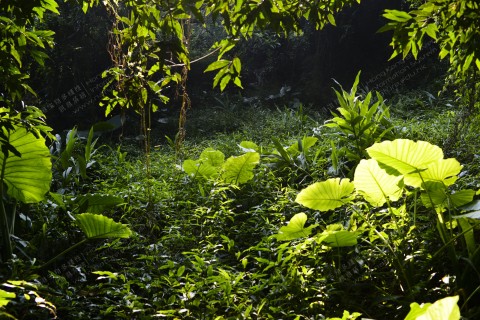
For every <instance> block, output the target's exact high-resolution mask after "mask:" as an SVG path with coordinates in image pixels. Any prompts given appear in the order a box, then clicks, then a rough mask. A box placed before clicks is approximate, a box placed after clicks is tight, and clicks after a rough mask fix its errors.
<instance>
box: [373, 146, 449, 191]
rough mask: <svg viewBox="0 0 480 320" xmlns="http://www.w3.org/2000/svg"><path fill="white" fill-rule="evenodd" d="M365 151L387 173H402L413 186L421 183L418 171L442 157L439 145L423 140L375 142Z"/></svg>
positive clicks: (406, 182)
mask: <svg viewBox="0 0 480 320" xmlns="http://www.w3.org/2000/svg"><path fill="white" fill-rule="evenodd" d="M367 152H368V154H369V155H370V157H372V158H373V159H375V160H377V162H378V163H379V164H380V167H381V168H384V169H385V170H386V171H387V173H388V174H391V175H399V174H402V175H403V176H404V178H405V179H404V181H405V184H406V185H409V186H413V187H420V186H421V185H422V182H423V181H422V178H421V177H420V176H419V173H420V172H423V171H425V170H427V169H428V167H429V165H430V164H432V163H433V162H437V161H439V160H441V159H443V151H442V149H440V147H438V146H435V145H433V144H430V143H428V142H425V141H417V142H415V141H412V140H407V139H397V140H394V141H384V142H381V143H375V144H374V145H373V146H371V147H370V148H367Z"/></svg>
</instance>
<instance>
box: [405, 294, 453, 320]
mask: <svg viewBox="0 0 480 320" xmlns="http://www.w3.org/2000/svg"><path fill="white" fill-rule="evenodd" d="M458 299H459V297H458V296H453V297H446V298H443V299H440V300H437V301H435V302H434V303H433V304H431V303H425V304H422V305H419V304H418V303H416V302H414V303H412V304H410V312H409V313H408V314H407V316H406V317H405V320H416V319H421V320H436V319H445V320H459V319H460V308H459V307H458V305H457V302H458Z"/></svg>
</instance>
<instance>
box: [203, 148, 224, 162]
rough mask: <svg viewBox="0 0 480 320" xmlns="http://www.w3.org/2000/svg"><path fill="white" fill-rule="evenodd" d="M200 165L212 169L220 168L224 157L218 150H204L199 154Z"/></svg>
mask: <svg viewBox="0 0 480 320" xmlns="http://www.w3.org/2000/svg"><path fill="white" fill-rule="evenodd" d="M198 160H199V161H200V162H201V163H202V164H205V163H206V164H209V165H211V166H212V167H221V166H222V165H223V163H224V162H225V155H224V154H223V153H222V152H221V151H218V150H215V149H213V148H206V149H205V150H203V151H202V153H201V154H200V158H199V159H198Z"/></svg>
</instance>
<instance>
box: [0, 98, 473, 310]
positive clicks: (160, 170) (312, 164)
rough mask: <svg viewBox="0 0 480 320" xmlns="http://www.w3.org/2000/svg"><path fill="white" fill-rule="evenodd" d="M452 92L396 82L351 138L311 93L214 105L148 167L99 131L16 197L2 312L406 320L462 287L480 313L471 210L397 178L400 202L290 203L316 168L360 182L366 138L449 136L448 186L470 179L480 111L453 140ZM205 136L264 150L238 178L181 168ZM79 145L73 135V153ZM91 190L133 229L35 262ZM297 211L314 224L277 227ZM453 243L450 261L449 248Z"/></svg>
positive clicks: (63, 235)
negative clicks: (22, 201) (106, 142)
mask: <svg viewBox="0 0 480 320" xmlns="http://www.w3.org/2000/svg"><path fill="white" fill-rule="evenodd" d="M343 93H344V94H346V96H344V98H346V99H347V100H348V97H349V96H348V94H349V93H348V92H343ZM353 95H355V93H353ZM374 100H375V98H373V100H372V101H374ZM375 101H380V100H375ZM449 103H450V102H449V101H448V100H446V99H445V100H439V99H434V98H432V96H431V95H430V94H428V93H424V92H412V93H410V94H409V95H404V96H400V97H398V98H396V99H395V100H393V102H392V104H393V105H392V106H391V109H390V113H391V114H392V115H391V116H390V115H389V114H382V115H381V117H380V118H378V119H376V120H375V121H374V123H373V124H369V125H368V128H367V129H365V131H364V132H363V135H361V137H367V136H368V135H369V134H370V138H372V139H371V140H359V141H358V143H354V140H355V139H354V137H352V135H351V134H349V133H348V132H347V134H345V132H346V131H345V128H340V129H339V127H338V126H337V127H336V129H335V125H330V127H327V126H325V125H324V123H325V120H328V119H330V118H331V116H327V115H321V114H315V113H309V110H308V108H307V107H304V108H299V107H298V106H297V107H295V108H289V107H285V108H281V109H262V108H260V107H259V106H257V107H253V106H249V107H240V106H238V105H237V106H235V107H233V106H232V107H231V108H229V109H228V110H219V112H216V113H211V112H209V113H208V115H209V117H208V119H204V118H202V116H201V115H202V113H201V112H199V113H198V114H199V115H200V116H198V117H193V116H192V117H191V118H189V123H191V124H192V127H190V128H189V133H192V134H190V135H189V136H188V139H187V140H186V141H185V144H184V146H183V149H182V153H180V154H178V153H175V150H174V148H172V146H169V145H168V144H162V145H160V146H158V147H157V148H155V149H154V151H153V152H152V153H151V154H150V159H149V162H150V168H149V171H150V173H149V175H147V174H146V171H145V169H146V168H145V159H144V156H143V155H141V154H140V155H139V153H138V148H140V147H139V146H138V145H135V144H130V145H128V144H123V145H120V146H116V145H115V146H112V147H107V146H100V142H98V143H97V145H96V146H95V148H96V149H95V150H96V152H93V151H92V152H93V153H92V157H91V159H92V162H91V165H89V166H88V168H86V169H87V173H86V175H83V176H82V172H81V171H78V170H77V171H75V168H74V169H73V170H71V171H69V172H68V173H66V171H65V170H64V168H62V167H61V163H60V162H57V163H56V164H54V170H56V171H55V172H56V175H55V174H54V183H53V185H52V192H54V193H55V194H53V193H52V195H51V196H50V198H49V200H48V201H46V202H43V203H40V204H38V205H35V206H28V207H27V206H24V207H21V208H19V209H18V210H19V212H20V216H21V217H22V219H20V221H18V222H17V225H18V226H17V235H18V237H19V238H18V239H17V241H16V244H17V247H18V251H17V252H16V259H13V261H12V263H10V264H9V265H8V266H4V267H2V269H3V270H5V271H6V270H8V272H9V274H10V277H9V278H8V279H7V278H3V279H1V280H2V282H5V281H6V280H9V279H10V280H24V281H27V282H11V283H10V284H9V285H8V286H3V287H2V289H3V290H6V291H5V292H7V291H8V292H14V293H16V294H17V296H16V297H15V298H13V299H11V300H8V301H9V303H8V305H6V307H5V308H6V309H5V312H7V313H8V314H10V315H11V316H12V317H15V318H18V319H49V318H53V317H54V316H55V315H56V316H57V317H58V318H59V319H151V318H167V319H324V318H326V317H340V318H341V319H355V318H356V317H358V316H359V314H356V313H355V312H358V313H360V314H362V317H365V318H373V319H403V318H404V317H405V316H406V315H407V313H408V312H409V311H410V304H411V303H413V302H418V303H421V302H434V301H436V300H438V299H441V298H444V297H448V296H456V295H458V296H460V302H459V306H460V307H461V312H462V315H463V316H464V317H466V318H470V319H474V318H475V317H478V316H479V314H480V310H479V308H478V305H476V304H475V301H478V300H476V299H478V298H479V294H478V288H479V285H480V273H479V272H478V270H477V267H476V266H478V265H475V261H476V260H475V259H478V232H475V233H474V232H473V231H472V230H476V229H477V228H478V223H476V220H468V223H470V224H471V226H472V227H471V228H470V229H469V230H464V229H463V231H462V229H461V228H463V226H460V225H459V223H457V222H456V220H452V219H451V218H448V219H447V221H445V223H444V224H443V225H441V226H440V225H439V223H438V221H437V219H436V215H435V210H433V213H432V208H429V207H428V205H425V204H424V203H422V201H421V193H422V192H423V191H422V190H421V189H419V188H417V189H415V188H413V187H405V191H404V193H403V194H402V196H400V197H399V200H396V201H393V200H392V201H391V202H389V200H388V199H387V200H386V201H387V203H388V206H387V205H379V206H371V205H369V204H368V203H367V201H365V200H364V199H363V198H361V197H360V196H359V195H357V196H356V199H355V202H352V205H351V206H350V204H349V206H347V207H346V206H341V207H336V208H333V209H332V210H320V209H318V210H316V209H309V208H307V207H305V206H302V205H301V204H300V203H299V201H296V200H298V199H297V195H298V194H299V192H300V190H303V189H305V188H307V187H308V186H309V185H312V184H313V183H315V182H319V181H326V180H328V179H330V178H334V177H338V178H345V179H346V178H350V179H351V180H353V178H354V171H355V167H356V165H357V164H358V163H359V162H360V160H361V159H364V158H366V157H368V155H367V154H366V151H365V150H366V149H367V148H368V147H370V146H371V144H373V143H375V142H379V141H381V140H386V138H388V140H394V139H410V140H415V141H417V140H423V141H427V142H430V143H431V144H433V145H438V146H440V147H444V148H443V151H444V153H445V155H448V157H455V158H457V159H458V160H459V161H460V162H461V163H462V165H463V166H464V167H463V169H462V172H461V173H460V174H459V175H458V176H459V178H458V181H457V182H456V183H455V185H453V186H452V188H453V190H454V191H453V192H452V195H454V194H455V190H457V191H458V192H460V190H466V189H472V190H474V191H475V192H476V190H478V189H479V185H478V184H479V182H478V181H479V174H480V160H479V157H478V155H477V154H476V152H477V150H478V132H479V131H478V128H479V126H480V123H479V122H478V119H473V120H472V122H471V125H470V127H469V128H468V131H465V132H464V133H463V135H462V137H461V138H460V137H458V138H459V139H458V141H457V143H456V144H453V143H451V140H449V138H450V132H449V130H450V128H451V123H452V122H453V121H455V110H454V109H452V108H451V107H450V106H449ZM387 104H388V103H387ZM366 105H369V104H368V103H366ZM379 105H380V106H381V105H382V104H379ZM369 106H370V105H369ZM379 110H380V111H381V110H383V109H381V107H379ZM384 110H386V109H384ZM380 111H379V112H380ZM194 115H195V114H194ZM343 115H344V114H343ZM327 123H330V124H332V123H333V122H327ZM372 126H375V128H376V130H377V131H375V132H372V131H371V129H372ZM369 130H370V131H369ZM387 131H388V132H387ZM362 139H363V138H362ZM242 141H249V142H243V143H242ZM362 143H363V144H364V145H362ZM283 147H285V148H283ZM207 148H212V149H214V150H216V151H220V152H221V153H223V154H224V156H225V159H227V158H229V157H232V156H233V157H236V156H240V155H243V154H248V153H257V154H259V155H260V161H259V163H254V164H253V165H252V170H251V172H252V173H253V175H252V176H251V177H249V178H248V179H247V180H246V181H245V182H244V183H234V182H232V181H229V180H228V179H226V178H225V177H224V176H222V175H215V173H213V174H212V175H210V176H207V175H204V174H200V172H197V173H198V174H197V175H195V174H194V175H195V177H193V176H192V175H189V174H187V172H185V171H187V170H184V167H183V165H184V163H185V160H187V159H193V160H194V161H197V160H195V159H199V157H200V158H201V155H202V152H203V151H204V150H205V149H207ZM349 148H353V149H351V150H349ZM84 149H85V141H84V140H78V143H77V144H76V146H75V150H73V151H72V154H71V157H72V158H73V159H76V158H75V157H77V155H78V154H82V155H83V154H84V152H85V150H84ZM212 152H213V151H212ZM356 152H357V153H356ZM358 152H361V153H362V154H358ZM364 152H365V154H363V153H364ZM353 153H355V154H354V155H355V156H356V157H355V156H352V154H353ZM216 154H217V155H218V153H216ZM445 158H447V156H446V157H445ZM232 159H238V158H232ZM198 161H200V160H198ZM227 161H228V160H227ZM198 163H200V165H199V166H201V165H202V164H201V162H198ZM253 167H254V168H253ZM222 168H224V170H226V169H225V168H226V167H222ZM345 179H344V180H345ZM237 182H238V181H237ZM86 194H96V195H102V196H104V197H107V196H111V197H112V199H113V198H115V199H117V200H118V199H120V200H119V201H117V202H116V203H114V204H115V206H113V207H112V208H111V209H105V210H103V211H102V213H104V214H105V215H107V216H108V217H111V218H114V220H115V221H121V222H122V223H125V224H127V225H128V226H129V228H130V229H131V230H132V231H133V235H132V236H131V237H130V238H128V239H116V240H109V241H104V240H95V241H90V242H86V243H84V244H83V245H82V246H79V247H77V248H76V249H75V250H73V251H70V252H67V253H65V254H64V255H63V256H61V257H59V258H58V259H56V260H55V261H53V262H52V263H51V264H50V265H47V266H42V265H44V263H46V262H47V261H48V260H50V258H53V257H55V256H56V255H57V254H58V253H60V252H61V251H62V250H64V249H66V248H68V247H69V246H71V245H72V244H74V243H76V242H78V240H79V239H81V238H82V234H81V231H80V230H78V228H77V227H75V226H74V224H73V222H72V212H76V210H77V207H79V206H81V205H82V204H81V203H79V201H77V200H78V198H81V196H82V195H86ZM472 197H473V195H472ZM387 198H388V197H387ZM342 201H343V200H342ZM349 201H353V200H352V199H350V200H349ZM347 202H348V201H345V203H347ZM448 210H452V211H451V212H450V211H448V212H445V214H446V215H448V216H450V214H451V215H455V214H457V215H458V214H459V213H460V210H459V209H458V208H457V207H456V206H452V207H448ZM440 211H441V210H440ZM302 213H304V214H305V215H306V216H308V222H307V225H308V226H313V228H309V227H304V224H305V221H303V223H300V226H299V227H298V230H299V232H300V235H298V234H297V235H296V236H293V237H290V238H289V237H287V238H282V237H277V236H276V235H278V234H279V229H280V228H281V227H282V226H286V225H287V223H288V222H289V221H290V222H291V219H292V217H295V216H296V217H300V216H301V214H302ZM289 225H290V224H289ZM440 227H441V228H443V229H441V230H443V231H446V232H447V233H448V234H449V238H448V239H450V240H448V241H447V242H445V239H444V238H443V236H444V235H442V233H440V232H439V228H440ZM472 228H473V229H472ZM284 230H286V229H284ZM341 230H346V231H348V232H352V234H354V235H355V241H354V242H353V243H349V244H345V245H332V244H330V243H327V242H324V243H322V241H319V238H318V237H317V236H314V234H317V235H318V234H326V233H325V232H327V233H328V232H330V234H335V232H338V231H341ZM313 231H314V232H315V233H313V234H311V232H313ZM303 232H304V233H303ZM287 234H288V233H287ZM465 235H468V236H469V238H468V237H464V236H465ZM469 245H471V246H476V247H468V246H469ZM465 246H467V247H468V248H467V249H468V250H467V249H465ZM450 249H452V250H454V252H455V253H454V254H455V255H456V256H455V259H454V260H455V261H451V260H449V259H448V258H446V256H447V255H448V253H449V250H450ZM470 250H474V252H470ZM475 250H476V251H475ZM469 253H470V254H471V255H469ZM456 268H457V269H456ZM459 270H460V271H462V270H464V271H466V272H467V274H465V272H463V273H462V272H459ZM462 277H463V278H462ZM0 298H1V297H0ZM2 299H3V298H2ZM0 301H2V300H0ZM0 306H2V304H0ZM344 310H348V311H349V312H344ZM5 316H6V314H5ZM342 317H343V318H342Z"/></svg>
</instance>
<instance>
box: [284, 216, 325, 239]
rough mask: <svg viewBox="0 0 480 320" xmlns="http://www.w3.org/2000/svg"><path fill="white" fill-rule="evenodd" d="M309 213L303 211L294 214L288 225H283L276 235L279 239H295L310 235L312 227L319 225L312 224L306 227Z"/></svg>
mask: <svg viewBox="0 0 480 320" xmlns="http://www.w3.org/2000/svg"><path fill="white" fill-rule="evenodd" d="M306 221H307V215H306V214H305V213H303V212H300V213H297V214H296V215H294V216H293V217H292V218H291V219H290V221H289V222H288V224H287V225H286V226H283V227H281V228H280V230H279V231H278V234H276V235H275V238H277V240H295V239H299V238H305V237H308V236H309V235H310V234H311V233H312V229H313V228H315V227H316V226H317V225H316V224H314V225H311V226H309V227H306V228H305V222H306Z"/></svg>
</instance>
